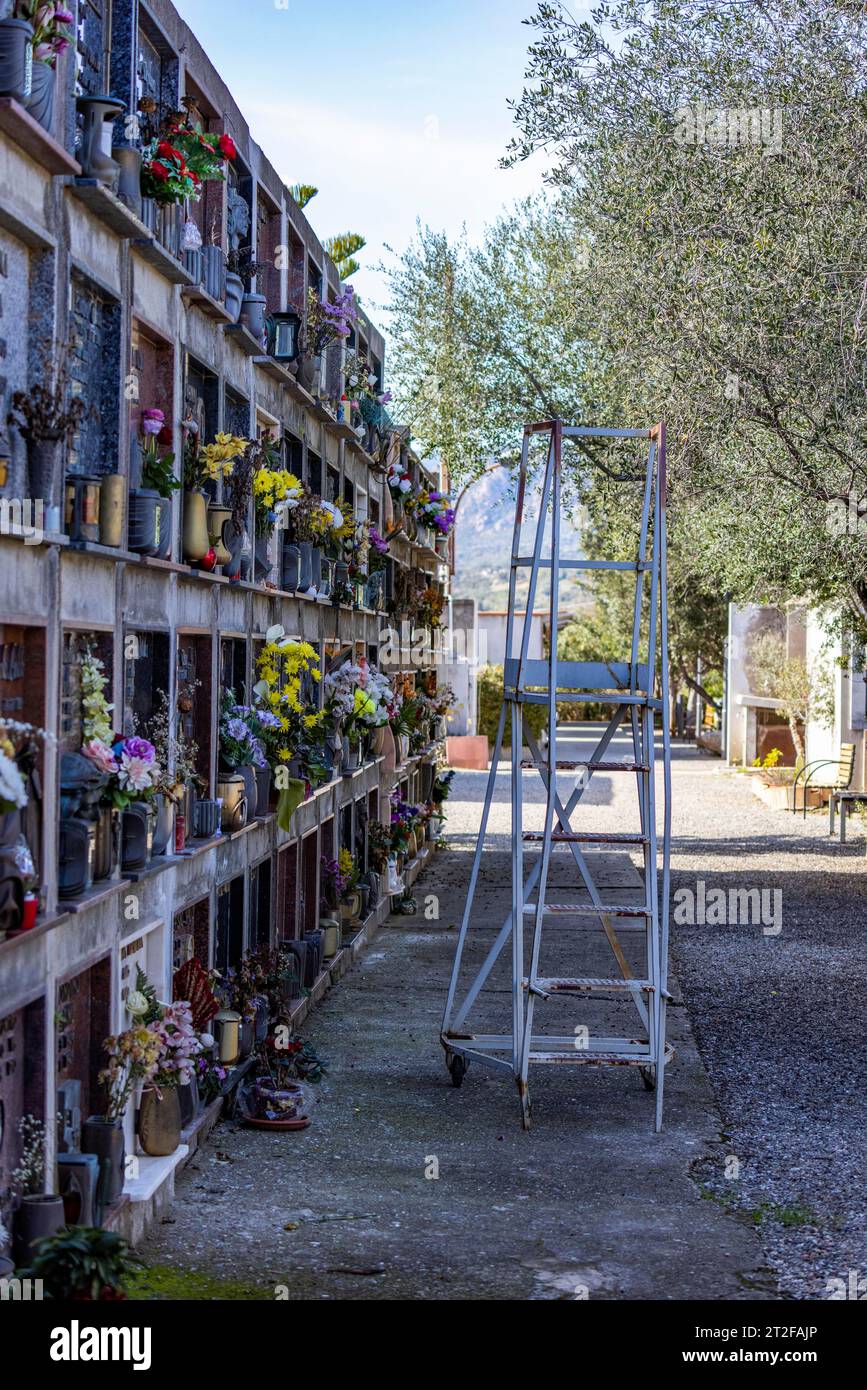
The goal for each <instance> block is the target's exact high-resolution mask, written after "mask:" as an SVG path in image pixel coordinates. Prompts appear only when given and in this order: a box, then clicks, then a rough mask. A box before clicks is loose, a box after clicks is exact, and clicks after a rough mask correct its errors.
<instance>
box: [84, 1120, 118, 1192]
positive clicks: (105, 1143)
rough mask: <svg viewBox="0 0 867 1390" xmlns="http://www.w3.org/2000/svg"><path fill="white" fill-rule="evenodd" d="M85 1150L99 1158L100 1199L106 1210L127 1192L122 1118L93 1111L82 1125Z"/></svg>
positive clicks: (85, 1152)
mask: <svg viewBox="0 0 867 1390" xmlns="http://www.w3.org/2000/svg"><path fill="white" fill-rule="evenodd" d="M81 1152H82V1153H83V1154H96V1156H97V1158H98V1159H99V1188H98V1190H97V1201H98V1202H99V1205H100V1206H101V1207H102V1209H103V1211H104V1210H105V1209H106V1207H110V1206H111V1205H112V1203H113V1202H116V1201H117V1199H118V1198H119V1197H120V1194H121V1193H122V1192H123V1176H124V1136H123V1125H122V1124H121V1122H120V1120H114V1121H109V1120H103V1119H101V1118H100V1116H99V1115H91V1117H90V1119H89V1120H85V1122H84V1124H83V1125H82V1126H81Z"/></svg>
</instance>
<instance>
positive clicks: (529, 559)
mask: <svg viewBox="0 0 867 1390" xmlns="http://www.w3.org/2000/svg"><path fill="white" fill-rule="evenodd" d="M533 563H534V561H533V556H532V555H516V556H515V558H514V559H513V561H512V568H513V569H528V568H530V567H531V566H532V565H533ZM535 563H536V565H537V566H538V568H539V569H540V570H549V569H550V568H551V561H550V560H542V559H539V560H537V561H535ZM557 568H558V570H631V571H632V573H633V574H635V572H636V570H637V571H638V573H639V574H646V573H647V571H648V570H651V569H653V561H652V560H641V561H638V562H636V561H635V560H564V559H562V558H561V559H559V560H558V561H557Z"/></svg>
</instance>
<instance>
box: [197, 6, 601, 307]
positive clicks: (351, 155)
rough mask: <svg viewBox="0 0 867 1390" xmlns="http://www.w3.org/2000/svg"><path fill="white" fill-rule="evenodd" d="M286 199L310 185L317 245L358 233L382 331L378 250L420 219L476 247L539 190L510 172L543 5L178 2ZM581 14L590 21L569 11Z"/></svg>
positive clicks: (364, 285) (533, 173)
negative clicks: (511, 104) (506, 212)
mask: <svg viewBox="0 0 867 1390" xmlns="http://www.w3.org/2000/svg"><path fill="white" fill-rule="evenodd" d="M175 4H176V5H177V8H178V10H179V11H180V13H181V14H182V15H183V17H184V19H185V20H186V21H187V23H189V25H190V26H191V28H192V29H193V30H194V32H195V33H196V35H197V37H198V38H199V40H200V42H201V43H202V45H203V47H204V48H205V51H206V52H207V53H208V55H209V57H210V58H211V60H212V61H213V62H214V64H215V65H216V67H217V68H218V70H219V71H220V73H221V74H222V76H223V77H224V78H225V80H226V82H227V84H228V86H229V88H230V90H231V91H232V93H233V95H234V96H235V99H236V100H237V102H238V105H239V107H240V109H241V110H242V111H243V113H244V115H245V116H246V118H247V120H248V121H249V122H250V125H251V128H252V132H253V136H254V138H255V139H256V140H258V142H259V144H261V145H262V147H263V148H264V150H265V151H266V153H267V155H268V157H269V158H270V159H271V161H272V163H273V164H274V165H275V166H276V168H277V169H278V170H279V171H280V173H281V175H282V176H283V178H284V179H285V180H286V182H287V183H288V184H290V185H291V184H293V183H297V182H304V183H312V184H314V185H315V186H316V187H318V188H319V190H320V192H319V196H318V197H317V198H316V199H315V201H314V202H312V203H311V204H310V205H309V207H308V215H309V216H310V219H311V221H312V223H313V225H314V227H315V228H316V230H317V232H318V233H319V234H320V236H328V235H331V234H334V233H337V232H343V231H354V232H359V233H360V234H362V235H363V236H365V237H366V238H367V242H368V245H367V247H366V248H365V249H364V251H363V252H361V254H360V256H359V260H360V261H361V262H362V264H363V267H364V268H363V269H362V270H361V271H360V272H359V273H358V275H357V276H356V277H355V283H356V285H357V287H358V290H359V293H360V294H361V295H362V296H363V297H364V299H365V301H366V302H367V304H368V305H369V306H370V307H371V308H372V309H373V312H374V315H375V316H378V317H380V319H381V317H382V316H381V315H376V309H375V305H376V304H377V303H378V302H380V301H381V299H382V296H383V286H382V281H381V278H380V277H379V276H377V275H375V274H374V273H373V272H372V270H371V269H370V267H372V266H373V265H374V264H375V263H376V262H377V261H378V260H379V259H380V257H381V256H382V253H383V244H384V243H386V242H387V243H389V244H390V245H391V246H393V247H394V248H395V250H401V249H402V248H403V247H405V246H406V244H407V243H408V242H409V241H410V240H411V238H412V236H413V233H414V230H415V223H416V218H421V220H422V222H427V223H429V224H430V225H431V226H432V227H435V228H437V229H438V230H445V231H447V232H449V233H451V234H456V233H457V232H459V231H460V228H461V225H462V224H463V223H466V225H467V228H468V231H469V233H470V235H471V236H473V237H475V236H477V235H478V234H479V233H480V231H481V230H482V228H483V226H484V225H485V223H486V222H490V221H492V220H493V219H494V218H495V217H496V215H497V213H498V212H499V210H500V208H501V207H502V206H503V205H504V204H507V203H509V202H511V201H513V200H514V199H516V198H520V197H523V196H525V195H526V194H527V193H530V192H534V191H536V190H537V189H538V188H539V187H540V185H541V164H539V163H538V162H537V161H533V164H532V166H531V165H525V166H521V167H519V168H518V169H516V170H501V169H499V168H498V167H497V160H498V159H499V157H500V156H501V155H502V154H503V152H504V150H505V147H506V144H507V142H508V140H509V138H510V136H511V133H512V121H511V117H510V114H509V111H508V109H507V107H506V102H507V99H508V98H509V97H518V96H519V95H520V92H521V86H522V81H523V73H524V67H525V60H526V50H527V45H528V43H529V42H530V41H531V36H532V30H530V29H528V28H527V26H525V25H523V24H522V23H521V20H522V19H525V18H526V17H527V16H528V15H530V14H531V13H533V11H534V10H535V0H424V3H418V0H366V3H365V0H353V3H349V0H243V3H241V0H175ZM579 8H580V9H584V8H585V7H584V6H583V5H581V4H580V3H579V5H577V6H574V7H573V13H575V11H576V9H579Z"/></svg>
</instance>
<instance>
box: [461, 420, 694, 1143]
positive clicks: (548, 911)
mask: <svg viewBox="0 0 867 1390" xmlns="http://www.w3.org/2000/svg"><path fill="white" fill-rule="evenodd" d="M539 436H542V437H544V436H548V438H547V449H546V450H545V464H544V470H543V473H542V481H541V491H540V495H539V499H538V515H537V518H536V532H535V540H534V544H533V550H532V554H529V555H527V554H522V553H521V533H522V529H523V519H524V503H525V497H526V494H527V474H528V464H529V460H530V447H531V443H532V441H533V440H534V439H537V438H538V437H539ZM567 439H571V440H574V441H576V443H577V444H578V445H579V446H582V445H583V450H582V452H583V453H585V454H586V455H588V456H589V459H590V466H595V465H599V466H601V467H603V469H604V471H605V473H606V474H607V476H608V477H609V478H610V479H614V480H616V481H618V482H632V483H636V484H637V483H639V482H640V483H641V487H640V489H636V491H640V495H641V503H640V519H639V518H638V516H637V515H636V520H637V521H638V539H637V553H636V555H635V558H634V559H632V560H590V559H571V558H564V557H562V556H561V554H560V514H561V497H562V454H563V442H564V440H567ZM615 441H635V444H634V445H633V446H632V447H633V448H637V447H640V448H641V451H642V460H643V463H644V466H643V469H642V471H640V472H638V473H635V472H632V473H622V472H621V473H617V472H615V471H614V470H613V468H612V467H610V466H608V465H607V464H602V463H600V452H601V453H602V454H603V455H606V456H607V452H610V451H611V446H612V445H614V443H615ZM640 441H646V444H643V445H642V444H640ZM615 447H618V446H615ZM627 447H629V446H627ZM645 450H646V454H645ZM626 501H628V498H627V499H626ZM636 513H637V508H636ZM526 570H529V586H528V595H527V602H526V610H525V613H526V614H531V613H533V612H534V610H535V601H536V590H537V585H538V578H539V574H540V572H541V571H549V572H550V626H549V634H550V640H549V646H550V651H549V654H548V656H547V658H544V659H530V658H529V657H528V647H529V637H530V627H531V624H530V622H529V621H528V619H527V618H526V616H525V620H524V622H523V625H522V631H521V637H520V642H519V643H517V642H516V632H515V601H516V591H517V581H518V575H519V574H520V573H521V572H522V571H526ZM566 570H582V571H594V570H609V571H611V570H621V571H624V572H628V573H631V574H632V575H633V576H634V579H635V593H634V608H633V625H632V626H633V630H632V639H631V650H630V652H629V655H628V660H624V661H622V662H569V661H561V660H559V659H558V656H557V640H556V634H557V631H558V624H557V619H558V602H559V580H560V574H561V572H563V571H566ZM667 639H668V632H667V609H666V550H665V425H664V423H660V424H658V425H656V426H654V427H653V428H652V429H591V428H584V427H577V426H567V425H564V424H562V422H561V421H559V420H552V421H546V422H543V423H541V424H537V425H529V426H527V427H526V428H525V431H524V441H523V447H522V451H521V464H520V473H519V478H518V493H517V506H516V515H515V528H514V534H513V539H512V556H511V572H510V579H509V602H508V618H507V631H506V656H505V662H504V702H503V707H502V711H501V713H500V720H499V725H498V728H497V735H496V740H495V744H494V749H493V754H492V758H491V768H490V773H489V776H488V783H487V791H486V795H485V801H484V806H483V809H482V816H481V822H480V826H479V835H478V841H477V844H476V849H475V854H474V857H473V863H472V869H471V872H470V882H469V887H468V891H467V899H466V904H465V907H464V912H463V917H462V921H461V928H460V934H459V937H458V942H457V949H456V953H455V961H454V966H453V969H452V976H451V982H450V985H449V991H448V997H447V1000H446V1006H445V1014H444V1018H443V1024H442V1031H441V1042H442V1044H443V1047H444V1048H445V1054H446V1064H447V1066H448V1069H449V1072H450V1074H451V1079H452V1082H453V1084H454V1085H455V1086H460V1085H461V1084H462V1082H463V1079H464V1076H465V1074H466V1071H467V1068H468V1066H469V1065H470V1063H471V1062H478V1063H479V1064H480V1065H482V1066H484V1067H486V1068H488V1069H491V1070H494V1071H496V1072H501V1073H506V1074H511V1075H512V1076H513V1078H514V1080H515V1082H516V1084H517V1088H518V1095H519V1099H520V1106H521V1119H522V1123H523V1126H524V1128H525V1129H529V1127H530V1094H529V1087H528V1074H529V1068H530V1066H531V1064H542V1065H544V1064H549V1065H579V1066H587V1065H591V1066H609V1067H610V1066H632V1067H636V1068H637V1069H638V1071H639V1074H640V1076H641V1078H642V1081H643V1082H644V1085H645V1087H646V1089H647V1090H649V1091H655V1128H656V1130H657V1131H658V1130H659V1129H660V1128H661V1126H662V1106H663V1090H664V1084H663V1083H664V1076H665V1066H666V1063H667V1062H668V1061H669V1060H670V1059H671V1056H672V1055H673V1051H672V1048H671V1047H670V1045H669V1044H667V1043H666V1037H665V1028H666V1005H667V1003H668V1000H669V994H668V988H667V985H668V908H669V854H670V840H671V766H670V746H669V729H668V715H667V711H668V661H667V651H668V640H667ZM516 645H517V646H518V653H517V655H513V653H514V649H515V646H516ZM624 655H625V654H624ZM642 656H643V658H644V659H643V660H642ZM562 701H568V702H569V703H570V704H574V703H576V702H577V703H594V704H602V705H603V706H604V707H606V708H608V709H610V710H611V711H612V713H611V714H610V717H609V718H608V723H607V725H606V726H605V727H604V730H603V732H602V734H601V737H600V738H599V740H598V742H597V744H596V747H595V749H594V751H593V753H592V755H591V756H590V757H589V758H588V759H587V760H586V761H585V762H576V761H574V760H563V761H560V760H558V758H557V745H558V736H557V706H558V702H562ZM527 704H544V705H545V706H546V707H547V711H548V731H549V737H548V745H547V748H546V749H544V750H543V749H541V748H540V746H539V743H538V742H537V740H536V739H535V737H534V735H533V733H532V730H531V728H530V726H529V722H528V721H525V719H524V716H523V710H524V706H525V705H527ZM657 714H659V715H661V719H660V724H661V737H660V743H661V765H662V766H661V771H662V777H661V783H662V808H661V822H662V833H661V836H660V835H658V833H657V787H656V781H655V769H656V766H657V763H658V750H657V748H656V746H655V740H654V723H655V716H656V715H657ZM507 719H509V721H510V734H511V890H512V902H511V911H510V913H509V915H508V917H507V918H506V920H505V922H503V924H502V926H501V927H500V929H499V931H498V933H497V935H496V937H495V939H494V941H493V943H492V945H491V946H490V949H489V950H488V951H487V953H486V955H485V957H484V959H483V962H482V964H481V966H480V967H479V968H478V970H477V971H476V973H475V976H474V978H473V979H472V981H471V982H470V983H469V985H468V987H466V988H465V990H462V991H461V997H460V999H459V984H460V982H461V967H462V961H463V958H464V954H465V949H466V947H467V942H468V939H471V934H472V932H473V904H474V899H475V895H476V888H477V885H478V878H479V870H480V866H481V861H482V855H483V852H484V849H485V844H486V840H487V839H488V823H489V819H490V812H491V805H492V802H493V797H494V791H495V787H496V782H497V771H498V766H499V762H500V756H501V752H502V747H503V738H504V732H505V727H506V720H507ZM617 734H620V735H621V736H623V735H624V734H625V735H626V737H627V738H628V739H629V740H630V742H631V756H630V757H628V758H625V759H621V760H617V759H614V758H612V757H611V755H610V753H609V748H610V745H611V743H612V740H613V739H614V737H615V735H617ZM525 748H526V749H527V750H528V751H529V754H530V757H529V758H525V757H524V756H523V751H524V749H525ZM525 769H529V770H532V769H535V770H536V771H537V772H538V773H539V775H540V777H541V780H542V783H543V787H544V793H545V819H544V827H543V829H542V830H530V831H525V830H524V829H523V825H522V813H523V805H522V802H523V782H522V775H523V771H524V770H525ZM558 772H560V773H564V772H569V773H573V774H576V781H575V785H574V789H573V790H572V792H571V794H570V795H569V796H568V797H567V798H566V800H565V803H564V800H563V799H562V797H561V795H560V792H559V790H558V783H557V773H558ZM595 773H605V774H606V775H608V774H614V775H623V774H626V775H628V776H631V777H634V779H635V787H636V792H637V801H638V821H639V827H640V828H639V830H638V831H636V832H629V831H618V832H610V833H609V832H607V831H603V830H592V829H591V830H576V829H574V828H573V825H572V816H573V814H574V812H575V809H576V807H577V806H578V805H579V803H580V801H581V799H582V797H583V795H584V793H585V791H586V789H587V787H588V786H589V785H590V782H591V780H592V778H593V776H594V774H595ZM605 845H609V846H613V847H615V848H616V847H617V846H621V847H624V848H625V849H626V850H627V851H629V850H634V851H635V852H636V853H640V854H641V856H642V861H643V892H642V893H641V894H640V897H641V900H640V901H638V902H635V903H631V904H629V905H624V904H622V903H619V902H607V903H606V902H605V901H604V900H603V898H602V896H601V895H600V891H599V888H598V887H597V884H596V882H595V881H594V877H593V875H594V872H597V871H596V869H595V867H594V865H593V862H592V861H593V859H594V858H597V859H598V857H599V856H598V855H593V854H591V855H589V856H587V855H585V853H584V851H583V849H582V846H605ZM560 846H564V847H565V849H566V850H567V851H568V855H569V856H570V857H571V861H572V863H573V864H574V868H575V869H576V870H577V874H578V877H579V879H580V882H579V883H576V884H574V885H573V889H572V891H575V890H579V891H581V892H582V894H583V896H584V897H585V898H589V902H581V903H575V902H570V901H568V900H564V899H563V895H564V894H565V893H567V892H568V891H569V889H568V888H566V887H564V886H562V885H559V884H558V885H557V886H556V887H555V886H554V885H553V884H551V883H550V882H549V871H550V863H551V855H552V851H554V850H556V849H559V847H560ZM525 858H526V860H527V868H528V872H527V873H526V876H525ZM549 894H553V895H556V896H552V897H549ZM478 915H479V914H478V909H477V912H476V916H477V918H478ZM552 919H553V920H555V921H556V920H558V919H560V920H561V922H562V923H563V924H564V926H563V929H564V930H566V931H568V933H569V942H570V952H571V957H572V958H573V959H574V958H575V956H576V955H577V954H578V943H579V942H580V940H581V935H580V934H581V933H582V932H585V933H586V932H588V931H590V932H595V933H597V934H598V933H599V932H601V933H603V934H604V940H605V941H606V942H607V945H608V947H609V948H610V951H611V955H612V957H613V963H614V964H615V965H616V973H615V971H612V973H611V975H610V976H605V977H601V976H599V975H588V976H581V975H578V974H576V975H574V976H572V975H570V976H566V977H562V976H558V977H552V976H547V975H543V974H541V973H540V955H541V949H542V940H543V931H544V928H545V926H546V923H549V922H551V921H552ZM525 927H526V928H527V930H526V931H525ZM626 933H630V934H633V933H634V934H635V935H636V936H637V937H638V944H639V947H641V948H642V949H641V950H640V955H641V960H642V965H641V967H640V968H639V971H638V974H637V975H636V974H635V973H634V972H633V970H632V968H631V967H630V964H629V962H628V960H627V957H626V953H625V951H624V949H623V945H622V943H621V940H620V937H621V936H623V935H624V934H626ZM480 939H481V938H480ZM585 939H586V938H585ZM602 939H603V938H600V940H602ZM572 942H574V943H575V945H574V946H573V945H572V944H571V943H572ZM507 946H511V1029H510V1030H509V1031H506V1032H503V1033H496V1034H494V1033H476V1032H474V1031H473V1030H472V1028H471V1026H470V1023H469V1019H470V1016H471V1014H472V1012H473V1009H474V1006H475V1005H477V1001H478V1000H479V996H480V994H481V993H482V991H483V989H484V987H485V985H486V982H488V981H489V978H490V976H491V972H492V971H493V969H494V967H495V965H496V963H497V961H498V960H499V958H500V956H501V955H502V953H503V951H504V950H505V949H506V948H507ZM489 988H490V986H489ZM570 997H571V998H573V999H575V1000H578V999H585V1000H586V999H587V998H588V997H590V998H592V997H597V998H598V999H600V1000H616V999H618V998H620V999H621V1000H625V1001H626V1006H627V1007H630V1008H634V1009H635V1011H636V1013H637V1016H638V1024H637V1026H636V1027H634V1029H633V1033H632V1035H631V1036H628V1037H603V1036H595V1035H593V1034H590V1033H589V1030H588V1029H587V1028H586V1026H583V1025H582V1026H581V1027H579V1028H576V1029H575V1030H574V1031H573V1032H572V1033H565V1034H564V1033H553V1032H548V1033H546V1032H543V1031H540V1030H538V1023H539V1022H540V1021H541V1020H542V1014H543V1010H544V1006H545V1004H547V1003H549V1002H550V1001H552V1000H556V999H565V1000H566V1001H568V999H569V998H570ZM537 1008H538V1009H539V1014H538V1016H537ZM561 1027H562V1025H561Z"/></svg>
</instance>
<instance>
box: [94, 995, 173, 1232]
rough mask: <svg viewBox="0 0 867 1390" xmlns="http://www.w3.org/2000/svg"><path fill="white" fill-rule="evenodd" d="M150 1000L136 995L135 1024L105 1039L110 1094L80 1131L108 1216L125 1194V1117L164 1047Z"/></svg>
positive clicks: (131, 1005) (130, 999)
mask: <svg viewBox="0 0 867 1390" xmlns="http://www.w3.org/2000/svg"><path fill="white" fill-rule="evenodd" d="M149 1007H150V1003H149V1000H148V999H147V997H146V996H145V995H144V994H143V993H142V991H141V990H138V989H135V990H131V991H130V993H129V994H128V996H127V1000H126V1009H127V1013H128V1014H130V1016H131V1017H132V1019H133V1020H134V1022H133V1023H132V1025H131V1026H130V1027H129V1028H127V1029H125V1030H124V1031H123V1032H121V1033H117V1034H115V1035H114V1036H112V1037H109V1038H106V1040H105V1042H104V1043H103V1049H104V1051H105V1052H106V1054H107V1056H108V1063H107V1065H106V1066H105V1067H104V1068H103V1070H102V1071H101V1072H100V1074H99V1080H100V1082H101V1084H102V1085H103V1087H104V1088H105V1093H106V1103H105V1109H104V1111H103V1112H102V1114H101V1115H91V1116H90V1117H89V1118H88V1119H87V1120H85V1122H84V1124H83V1125H82V1128H81V1151H82V1153H90V1154H96V1155H97V1156H98V1158H99V1193H98V1196H99V1204H100V1207H101V1209H102V1210H103V1211H104V1210H105V1209H106V1208H107V1207H110V1206H111V1205H112V1204H113V1203H114V1202H116V1201H117V1199H118V1198H119V1197H120V1194H121V1193H122V1191H123V1180H124V1135H123V1117H124V1115H125V1114H126V1108H127V1105H128V1104H129V1101H130V1099H131V1098H132V1096H133V1094H134V1093H135V1092H136V1091H137V1090H138V1088H139V1087H140V1086H142V1085H144V1083H145V1082H146V1081H148V1080H150V1078H151V1077H152V1076H153V1075H154V1073H155V1071H156V1068H157V1065H158V1063H159V1060H160V1056H161V1054H162V1043H161V1040H160V1038H159V1037H158V1036H157V1035H156V1034H155V1033H154V1031H153V1030H152V1029H150V1028H148V1026H147V1023H146V1021H145V1015H146V1014H147V1012H148V1009H149Z"/></svg>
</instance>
